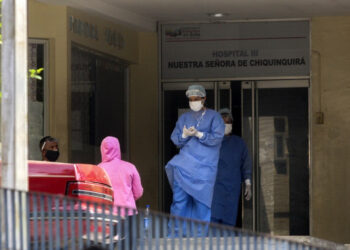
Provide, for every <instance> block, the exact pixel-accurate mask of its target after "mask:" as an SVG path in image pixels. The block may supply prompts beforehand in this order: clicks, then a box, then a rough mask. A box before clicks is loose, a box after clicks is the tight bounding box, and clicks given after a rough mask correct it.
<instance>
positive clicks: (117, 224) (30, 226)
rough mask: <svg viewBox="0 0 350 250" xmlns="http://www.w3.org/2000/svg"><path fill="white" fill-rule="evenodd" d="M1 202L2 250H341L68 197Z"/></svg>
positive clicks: (21, 196)
mask: <svg viewBox="0 0 350 250" xmlns="http://www.w3.org/2000/svg"><path fill="white" fill-rule="evenodd" d="M0 199H1V206H0V207H1V211H0V224H1V228H0V239H1V242H0V250H2V249H110V250H112V249H125V250H134V249H141V250H143V249H156V250H158V249H162V250H163V249H164V250H175V249H176V250H177V249H178V250H182V249H203V250H205V249H208V250H218V249H223V250H226V249H235V250H253V249H254V250H255V249H256V250H263V249H266V250H270V249H285V250H289V249H291V250H292V249H293V250H294V249H295V250H297V249H300V250H304V249H310V250H311V249H342V248H341V246H339V245H336V244H334V245H329V246H320V245H313V244H307V243H300V242H296V241H291V240H286V239H283V238H278V237H273V236H270V235H263V234H257V233H253V232H249V231H243V230H238V229H235V228H231V227H225V226H220V225H213V224H208V223H204V222H200V221H191V220H188V219H184V218H178V217H172V216H169V215H166V214H163V213H158V212H154V211H151V212H148V211H146V210H143V209H139V210H138V212H136V211H134V210H131V209H124V208H119V207H118V208H116V207H114V208H113V207H112V206H111V205H106V204H97V203H91V202H87V201H82V200H76V199H72V198H69V197H66V196H52V195H47V194H40V193H27V192H21V191H15V190H9V189H0ZM128 215H130V216H128Z"/></svg>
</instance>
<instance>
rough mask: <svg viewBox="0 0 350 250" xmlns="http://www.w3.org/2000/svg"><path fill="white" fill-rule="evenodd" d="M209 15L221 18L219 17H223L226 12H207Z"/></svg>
mask: <svg viewBox="0 0 350 250" xmlns="http://www.w3.org/2000/svg"><path fill="white" fill-rule="evenodd" d="M207 15H208V16H209V17H214V18H221V17H224V16H228V14H227V13H220V12H218V13H208V14H207Z"/></svg>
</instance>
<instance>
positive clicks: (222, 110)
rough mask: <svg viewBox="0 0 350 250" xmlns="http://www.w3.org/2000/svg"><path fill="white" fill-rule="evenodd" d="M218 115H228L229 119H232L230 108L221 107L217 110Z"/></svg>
mask: <svg viewBox="0 0 350 250" xmlns="http://www.w3.org/2000/svg"><path fill="white" fill-rule="evenodd" d="M219 113H220V115H227V116H228V117H230V119H231V120H232V121H233V117H232V114H231V110H229V109H228V108H223V109H220V110H219Z"/></svg>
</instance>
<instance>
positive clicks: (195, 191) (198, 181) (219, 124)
mask: <svg viewBox="0 0 350 250" xmlns="http://www.w3.org/2000/svg"><path fill="white" fill-rule="evenodd" d="M202 114H203V111H202V110H201V111H198V112H194V111H189V112H187V113H185V114H183V115H182V116H180V118H179V119H178V121H177V123H176V127H175V129H174V131H173V133H172V134H171V140H172V141H173V142H174V144H175V145H176V146H177V147H178V148H179V149H180V152H179V153H178V154H177V155H175V156H174V157H173V158H172V159H171V160H170V161H169V162H168V164H167V165H166V166H165V170H166V173H167V176H168V180H169V183H170V186H173V183H174V181H176V182H177V183H178V184H179V185H180V186H181V187H182V188H183V190H184V191H185V192H186V193H188V194H189V195H190V196H192V197H193V198H194V199H196V200H198V201H199V202H201V203H203V204H204V205H206V206H207V207H209V208H210V207H211V202H212V197H213V189H214V183H215V177H216V171H217V164H218V160H219V152H220V146H221V142H222V139H223V136H224V132H225V124H224V122H223V119H222V118H221V116H220V114H219V113H217V112H216V111H214V110H211V109H206V111H205V114H204V115H203V116H202ZM185 125H186V127H187V128H190V127H192V126H194V127H195V128H196V129H197V130H198V131H201V132H203V137H202V138H201V139H199V138H197V137H195V136H190V137H187V138H182V130H183V127H184V126H185Z"/></svg>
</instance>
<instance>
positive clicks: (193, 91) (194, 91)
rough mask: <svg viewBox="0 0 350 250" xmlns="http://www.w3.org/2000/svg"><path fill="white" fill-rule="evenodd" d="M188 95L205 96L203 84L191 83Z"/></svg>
mask: <svg viewBox="0 0 350 250" xmlns="http://www.w3.org/2000/svg"><path fill="white" fill-rule="evenodd" d="M186 96H187V97H190V96H200V97H205V96H206V93H205V89H204V87H203V86H202V85H191V86H189V87H188V89H187V91H186Z"/></svg>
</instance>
